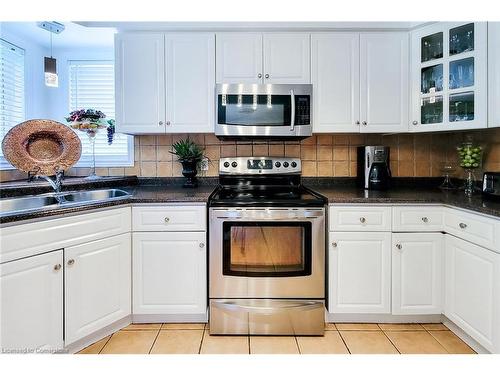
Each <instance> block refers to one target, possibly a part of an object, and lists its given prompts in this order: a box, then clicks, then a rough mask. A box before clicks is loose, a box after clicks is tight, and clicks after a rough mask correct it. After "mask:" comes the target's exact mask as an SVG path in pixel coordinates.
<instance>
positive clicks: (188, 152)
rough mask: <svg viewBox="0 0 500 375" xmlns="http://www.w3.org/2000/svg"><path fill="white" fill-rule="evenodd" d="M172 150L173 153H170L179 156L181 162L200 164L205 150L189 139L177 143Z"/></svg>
mask: <svg viewBox="0 0 500 375" xmlns="http://www.w3.org/2000/svg"><path fill="white" fill-rule="evenodd" d="M172 149H173V151H170V153H171V154H173V155H175V156H177V158H178V159H179V161H180V162H183V161H191V162H194V161H197V162H199V161H200V160H201V159H203V149H202V148H201V147H200V146H199V145H197V144H196V143H194V142H193V141H192V140H190V139H189V138H187V139H181V140H180V141H178V142H175V143H174V144H173V145H172Z"/></svg>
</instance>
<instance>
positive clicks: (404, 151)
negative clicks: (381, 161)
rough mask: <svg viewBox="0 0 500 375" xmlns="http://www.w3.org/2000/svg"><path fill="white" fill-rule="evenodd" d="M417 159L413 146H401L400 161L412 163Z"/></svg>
mask: <svg viewBox="0 0 500 375" xmlns="http://www.w3.org/2000/svg"><path fill="white" fill-rule="evenodd" d="M414 158H415V153H414V150H413V144H408V145H400V146H399V160H402V161H412V162H413V159H414Z"/></svg>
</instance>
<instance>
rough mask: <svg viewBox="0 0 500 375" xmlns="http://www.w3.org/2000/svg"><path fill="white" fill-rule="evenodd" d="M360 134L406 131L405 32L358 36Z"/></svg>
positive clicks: (406, 66) (406, 41)
mask: <svg viewBox="0 0 500 375" xmlns="http://www.w3.org/2000/svg"><path fill="white" fill-rule="evenodd" d="M359 45H360V119H361V127H360V129H361V132H366V133H380V132H406V131H408V96H409V93H408V73H409V62H408V59H409V56H408V55H409V46H408V45H409V42H408V34H407V33H404V32H402V33H396V32H392V33H366V34H365V33H362V34H361V35H360V42H359Z"/></svg>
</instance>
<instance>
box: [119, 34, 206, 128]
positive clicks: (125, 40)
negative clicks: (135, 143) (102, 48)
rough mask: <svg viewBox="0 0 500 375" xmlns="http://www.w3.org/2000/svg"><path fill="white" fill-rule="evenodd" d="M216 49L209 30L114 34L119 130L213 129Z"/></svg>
mask: <svg viewBox="0 0 500 375" xmlns="http://www.w3.org/2000/svg"><path fill="white" fill-rule="evenodd" d="M214 50H215V36H214V34H211V33H171V34H156V33H130V34H128V33H126V34H117V36H116V39H115V51H116V56H115V64H116V69H115V71H116V73H115V74H116V80H115V82H116V83H115V85H116V126H117V131H119V132H121V133H128V134H153V133H165V132H167V133H206V132H211V131H212V130H213V121H214V115H213V110H214V108H213V102H214V85H215V52H214Z"/></svg>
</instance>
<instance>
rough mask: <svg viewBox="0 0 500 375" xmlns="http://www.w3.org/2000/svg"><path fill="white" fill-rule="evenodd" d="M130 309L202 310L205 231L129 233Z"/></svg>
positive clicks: (204, 301)
mask: <svg viewBox="0 0 500 375" xmlns="http://www.w3.org/2000/svg"><path fill="white" fill-rule="evenodd" d="M132 243H133V245H132V246H133V250H132V254H133V256H132V258H133V308H132V310H133V313H134V314H204V313H206V310H207V274H206V267H207V261H206V260H207V259H206V258H207V253H206V233H205V232H182V233H176V232H163V233H161V232H150V233H133V237H132Z"/></svg>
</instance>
